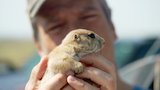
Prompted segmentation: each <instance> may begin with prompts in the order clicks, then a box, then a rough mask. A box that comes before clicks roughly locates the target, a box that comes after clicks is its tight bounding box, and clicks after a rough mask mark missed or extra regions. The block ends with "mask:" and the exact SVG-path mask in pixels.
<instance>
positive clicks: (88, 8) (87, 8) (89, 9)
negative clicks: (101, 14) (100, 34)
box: [83, 6, 97, 12]
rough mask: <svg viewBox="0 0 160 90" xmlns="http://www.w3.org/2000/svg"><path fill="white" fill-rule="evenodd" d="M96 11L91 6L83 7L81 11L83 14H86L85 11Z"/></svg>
mask: <svg viewBox="0 0 160 90" xmlns="http://www.w3.org/2000/svg"><path fill="white" fill-rule="evenodd" d="M95 10H97V8H95V7H93V6H88V7H85V8H83V11H84V12H87V11H95Z"/></svg>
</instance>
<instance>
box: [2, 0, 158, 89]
mask: <svg viewBox="0 0 160 90" xmlns="http://www.w3.org/2000/svg"><path fill="white" fill-rule="evenodd" d="M107 1H108V4H109V6H110V7H111V9H112V20H113V23H114V24H115V28H116V32H117V34H118V40H117V42H116V43H115V47H116V51H115V54H116V60H117V67H118V68H119V71H120V75H122V76H125V75H129V74H132V73H131V72H126V71H127V70H126V66H127V68H128V67H129V65H130V64H131V63H132V62H135V61H137V60H139V59H142V58H144V57H148V56H152V55H157V54H159V53H160V5H159V4H160V0H107ZM0 12H1V13H0V85H1V86H0V90H21V89H23V88H24V85H25V84H26V81H27V80H28V77H29V74H30V71H31V69H32V67H33V66H34V65H35V64H36V63H37V62H38V60H39V56H38V54H37V52H36V48H35V46H34V42H33V40H32V28H31V26H30V23H29V19H28V17H27V11H26V0H1V3H0ZM137 52H138V53H137ZM148 62H149V60H148ZM136 64H137V63H136ZM142 64H143V65H144V63H142ZM132 66H133V65H132ZM134 66H135V65H134ZM135 67H137V66H135ZM149 69H150V68H149ZM149 69H148V70H149ZM134 70H137V68H135V69H134ZM151 70H152V69H151ZM124 71H125V72H124ZM129 71H130V69H129ZM132 71H133V70H132ZM121 73H125V75H124V74H121ZM146 73H149V72H144V74H146ZM138 74H139V73H138ZM138 74H137V73H136V75H138ZM151 76H153V75H151ZM135 78H136V77H135V76H131V77H127V80H126V82H128V83H130V84H134V83H136V82H137V81H133V80H134V79H135ZM151 79H152V78H151ZM151 83H152V82H151V80H150V81H149V83H147V84H146V83H145V85H144V87H148V86H146V85H148V84H151ZM139 84H144V81H143V80H141V83H139ZM149 87H150V86H149Z"/></svg>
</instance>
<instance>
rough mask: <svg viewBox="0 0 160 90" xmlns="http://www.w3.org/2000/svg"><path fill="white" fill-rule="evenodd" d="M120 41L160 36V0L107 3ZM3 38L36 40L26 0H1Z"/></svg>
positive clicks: (113, 0) (1, 30)
mask: <svg viewBox="0 0 160 90" xmlns="http://www.w3.org/2000/svg"><path fill="white" fill-rule="evenodd" d="M107 1H108V3H109V6H110V7H111V9H112V15H113V16H112V20H113V23H114V25H115V28H116V33H117V35H118V37H119V38H120V39H126V38H146V37H151V36H158V35H159V36H160V5H159V4H160V0H107ZM0 39H32V29H31V26H30V23H29V19H28V17H27V10H26V0H1V3H0Z"/></svg>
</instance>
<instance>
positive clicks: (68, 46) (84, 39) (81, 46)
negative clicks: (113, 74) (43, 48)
mask: <svg viewBox="0 0 160 90" xmlns="http://www.w3.org/2000/svg"><path fill="white" fill-rule="evenodd" d="M103 46H104V39H103V38H101V37H100V36H99V35H97V34H96V33H94V32H93V31H89V30H85V29H77V30H73V31H71V32H70V33H68V34H67V35H66V37H65V38H64V39H63V41H62V43H61V44H60V45H59V46H57V47H56V48H55V49H54V50H53V51H51V52H50V54H49V55H48V59H49V61H48V66H47V69H46V73H45V74H44V77H43V79H42V81H41V82H42V83H43V82H45V81H47V80H48V79H50V78H51V77H52V76H54V75H55V74H56V73H65V72H67V71H69V70H72V71H73V72H74V73H77V74H78V73H81V72H83V69H84V66H83V64H82V63H81V62H79V60H80V58H81V57H83V56H85V55H87V54H90V53H95V52H98V51H99V50H100V49H101V48H102V47H103Z"/></svg>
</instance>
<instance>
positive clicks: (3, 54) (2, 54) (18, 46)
mask: <svg viewBox="0 0 160 90" xmlns="http://www.w3.org/2000/svg"><path fill="white" fill-rule="evenodd" d="M34 52H36V49H35V46H34V43H33V42H32V41H27V40H24V41H20V40H7V41H6V40H3V41H2V40H1V41H0V63H7V64H9V65H10V66H11V67H13V68H15V69H18V68H20V67H22V66H23V65H24V64H25V62H26V60H27V58H29V57H30V56H31V55H32V54H33V53H34Z"/></svg>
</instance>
